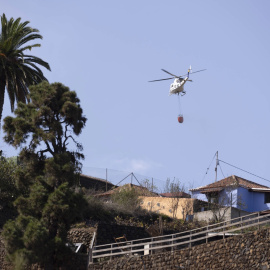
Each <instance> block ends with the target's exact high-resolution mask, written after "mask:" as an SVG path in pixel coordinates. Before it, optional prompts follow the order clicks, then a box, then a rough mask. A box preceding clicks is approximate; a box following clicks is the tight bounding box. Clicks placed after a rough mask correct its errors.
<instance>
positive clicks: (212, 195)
mask: <svg viewBox="0 0 270 270" xmlns="http://www.w3.org/2000/svg"><path fill="white" fill-rule="evenodd" d="M218 195H219V194H218V192H209V193H208V194H206V197H207V199H208V202H209V203H218Z"/></svg>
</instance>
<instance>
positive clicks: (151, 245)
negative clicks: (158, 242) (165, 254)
mask: <svg viewBox="0 0 270 270" xmlns="http://www.w3.org/2000/svg"><path fill="white" fill-rule="evenodd" d="M152 243H153V237H151V244H150V245H149V248H150V247H151V255H152V254H153V249H152V247H153V246H154V245H153V244H152Z"/></svg>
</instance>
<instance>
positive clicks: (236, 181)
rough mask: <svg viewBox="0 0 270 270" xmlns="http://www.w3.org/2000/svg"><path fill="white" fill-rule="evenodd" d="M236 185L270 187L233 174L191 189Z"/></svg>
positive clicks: (199, 189)
mask: <svg viewBox="0 0 270 270" xmlns="http://www.w3.org/2000/svg"><path fill="white" fill-rule="evenodd" d="M234 185H235V186H240V187H244V188H247V189H252V188H267V189H268V188H269V187H267V186H263V185H260V184H258V183H255V182H252V181H249V180H246V179H244V178H241V177H239V176H236V175H232V176H229V177H227V178H224V179H221V180H219V181H217V182H214V183H212V184H209V185H207V186H203V187H199V188H194V189H191V191H201V192H203V191H204V192H207V191H208V192H210V191H218V190H217V189H220V188H221V189H223V188H225V187H229V186H234ZM221 189H220V190H221Z"/></svg>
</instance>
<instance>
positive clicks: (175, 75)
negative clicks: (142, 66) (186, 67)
mask: <svg viewBox="0 0 270 270" xmlns="http://www.w3.org/2000/svg"><path fill="white" fill-rule="evenodd" d="M161 70H162V71H164V72H166V73H168V74H170V75H172V76H174V77H178V76H176V75H174V74H172V73H170V72H169V71H167V70H165V69H163V68H162V69H161Z"/></svg>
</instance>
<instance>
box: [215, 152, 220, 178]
mask: <svg viewBox="0 0 270 270" xmlns="http://www.w3.org/2000/svg"><path fill="white" fill-rule="evenodd" d="M218 165H219V163H218V151H217V152H216V168H215V172H216V178H215V182H217V166H218Z"/></svg>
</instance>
